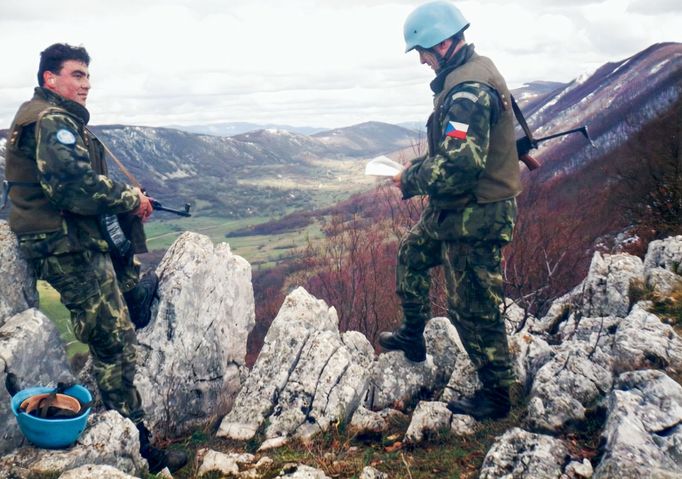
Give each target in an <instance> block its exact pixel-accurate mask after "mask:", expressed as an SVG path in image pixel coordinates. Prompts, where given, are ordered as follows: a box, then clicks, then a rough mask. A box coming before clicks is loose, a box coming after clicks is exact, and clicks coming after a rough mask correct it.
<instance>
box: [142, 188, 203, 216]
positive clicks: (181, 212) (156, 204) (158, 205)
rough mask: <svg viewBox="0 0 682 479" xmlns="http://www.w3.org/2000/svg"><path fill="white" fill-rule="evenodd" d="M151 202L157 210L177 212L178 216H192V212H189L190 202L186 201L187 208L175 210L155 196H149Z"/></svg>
mask: <svg viewBox="0 0 682 479" xmlns="http://www.w3.org/2000/svg"><path fill="white" fill-rule="evenodd" d="M145 194H146V193H145ZM148 198H149V202H150V203H151V204H152V209H154V210H157V211H167V212H169V213H175V214H176V215H178V216H185V217H190V216H192V213H190V212H189V208H190V204H189V203H185V209H183V210H174V209H172V208H166V207H165V206H163V205H162V204H161V202H160V201H157V200H155V199H154V198H151V197H148Z"/></svg>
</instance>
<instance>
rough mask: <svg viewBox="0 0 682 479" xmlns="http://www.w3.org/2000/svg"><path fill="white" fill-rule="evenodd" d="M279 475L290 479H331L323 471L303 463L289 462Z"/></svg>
mask: <svg viewBox="0 0 682 479" xmlns="http://www.w3.org/2000/svg"><path fill="white" fill-rule="evenodd" d="M277 477H288V478H290V479H330V478H329V476H327V475H326V474H325V473H324V472H323V471H321V470H319V469H315V468H314V467H310V466H305V465H302V464H288V465H286V466H284V468H283V469H282V472H280V473H279V476H277Z"/></svg>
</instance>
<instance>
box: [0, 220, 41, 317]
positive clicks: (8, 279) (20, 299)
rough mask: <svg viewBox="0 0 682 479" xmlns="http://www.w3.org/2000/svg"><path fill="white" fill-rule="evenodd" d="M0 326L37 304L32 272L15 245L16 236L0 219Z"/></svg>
mask: <svg viewBox="0 0 682 479" xmlns="http://www.w3.org/2000/svg"><path fill="white" fill-rule="evenodd" d="M0 278H3V279H2V281H0V326H2V325H3V323H4V322H5V321H6V320H7V319H9V318H11V317H12V316H14V315H15V314H19V313H21V312H22V311H25V310H27V309H29V308H35V307H37V306H38V291H37V290H36V280H35V277H34V275H33V272H32V271H31V270H30V267H29V265H28V263H27V262H26V260H25V259H24V258H23V256H22V255H21V253H20V252H19V248H18V247H17V238H16V236H14V234H13V233H12V232H11V231H10V229H9V225H8V224H7V222H6V221H4V220H0Z"/></svg>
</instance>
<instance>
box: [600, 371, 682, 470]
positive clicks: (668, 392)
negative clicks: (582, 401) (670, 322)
mask: <svg viewBox="0 0 682 479" xmlns="http://www.w3.org/2000/svg"><path fill="white" fill-rule="evenodd" d="M602 438H603V440H604V442H605V446H604V455H603V457H602V460H601V462H600V463H599V465H598V466H597V467H596V469H595V472H594V477H595V479H597V478H604V479H605V478H612V477H666V478H668V477H669V478H672V477H680V476H681V474H680V471H682V386H680V385H679V384H678V383H676V382H675V381H673V380H672V379H670V378H669V377H668V376H667V375H666V374H665V373H663V372H661V371H652V370H649V371H636V372H629V373H625V374H623V375H621V376H620V378H619V379H618V381H617V383H616V386H615V389H614V391H613V393H612V394H611V395H610V396H609V403H608V419H607V421H606V426H605V427H604V430H603V432H602Z"/></svg>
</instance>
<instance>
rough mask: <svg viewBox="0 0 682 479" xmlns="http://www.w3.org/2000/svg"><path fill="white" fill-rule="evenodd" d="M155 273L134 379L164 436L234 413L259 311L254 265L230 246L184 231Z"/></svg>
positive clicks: (148, 418)
mask: <svg viewBox="0 0 682 479" xmlns="http://www.w3.org/2000/svg"><path fill="white" fill-rule="evenodd" d="M156 272H157V274H158V276H159V290H158V295H159V298H160V299H159V301H158V302H155V305H154V307H153V310H152V314H153V320H152V322H151V323H150V324H149V326H147V327H146V328H144V329H142V330H140V331H138V342H139V345H140V347H139V348H138V368H137V374H136V377H135V381H136V385H137V387H138V390H139V391H140V395H141V396H142V403H143V407H144V409H145V412H146V421H147V423H148V427H149V428H150V429H151V430H152V431H153V432H154V433H155V435H156V436H157V437H167V436H173V435H177V434H183V433H186V432H188V431H189V430H191V429H192V428H194V427H197V426H204V425H206V424H209V423H211V422H212V421H213V420H214V419H215V418H217V417H220V416H222V415H223V414H225V413H226V412H227V411H228V410H229V407H230V406H231V403H232V402H233V399H234V397H235V395H236V394H237V391H238V390H239V387H240V368H241V367H242V366H243V365H244V359H245V355H246V340H247V336H248V334H249V332H250V331H251V329H252V328H253V325H254V321H255V320H254V318H255V310H254V299H253V289H252V286H251V267H250V265H249V263H248V262H247V261H245V260H244V259H243V258H241V257H239V256H236V255H234V254H232V252H231V251H230V247H229V245H228V244H226V243H221V244H219V245H216V246H214V245H213V243H212V242H211V240H210V239H209V238H208V237H206V236H203V235H199V234H196V233H189V232H187V233H184V234H183V235H181V236H180V237H179V238H178V239H177V240H176V241H175V243H174V244H173V245H172V246H171V247H170V248H169V250H168V251H167V252H166V254H165V256H164V258H163V260H162V261H161V264H160V265H159V266H158V268H157V271H156Z"/></svg>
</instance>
